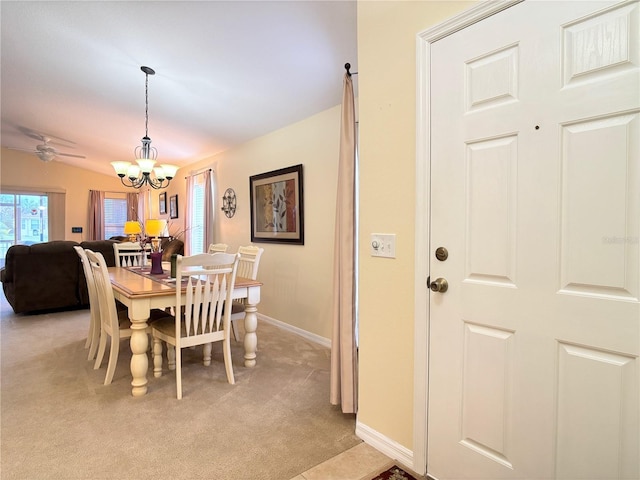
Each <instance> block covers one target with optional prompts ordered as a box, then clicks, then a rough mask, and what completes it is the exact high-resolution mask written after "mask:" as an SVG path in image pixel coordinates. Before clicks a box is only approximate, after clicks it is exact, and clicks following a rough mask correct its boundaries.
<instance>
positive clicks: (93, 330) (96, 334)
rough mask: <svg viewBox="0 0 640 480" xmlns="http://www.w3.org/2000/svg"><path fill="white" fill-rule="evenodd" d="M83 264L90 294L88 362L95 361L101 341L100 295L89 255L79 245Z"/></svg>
mask: <svg viewBox="0 0 640 480" xmlns="http://www.w3.org/2000/svg"><path fill="white" fill-rule="evenodd" d="M73 248H74V250H75V251H76V253H77V254H78V256H79V257H80V262H81V263H82V270H83V272H84V277H85V279H86V281H87V292H88V293H89V312H90V316H89V333H88V334H87V341H86V342H85V344H84V348H88V349H89V356H88V357H87V360H93V359H94V358H95V356H96V351H97V350H98V342H99V341H100V306H99V305H98V302H99V300H98V293H97V292H96V285H95V282H94V280H93V272H92V271H91V266H90V265H89V259H88V258H87V254H86V253H85V251H84V248H82V247H81V246H79V245H76V246H74V247H73Z"/></svg>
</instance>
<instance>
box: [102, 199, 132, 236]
mask: <svg viewBox="0 0 640 480" xmlns="http://www.w3.org/2000/svg"><path fill="white" fill-rule="evenodd" d="M126 221H127V199H126V198H114V197H111V198H109V197H108V198H105V199H104V238H111V237H115V236H117V235H123V233H124V223H125V222H126Z"/></svg>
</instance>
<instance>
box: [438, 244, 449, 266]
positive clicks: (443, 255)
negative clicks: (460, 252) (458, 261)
mask: <svg viewBox="0 0 640 480" xmlns="http://www.w3.org/2000/svg"><path fill="white" fill-rule="evenodd" d="M436 258H437V259H438V260H440V261H441V262H444V261H445V260H446V259H447V258H449V252H448V251H447V249H446V248H444V247H438V248H436Z"/></svg>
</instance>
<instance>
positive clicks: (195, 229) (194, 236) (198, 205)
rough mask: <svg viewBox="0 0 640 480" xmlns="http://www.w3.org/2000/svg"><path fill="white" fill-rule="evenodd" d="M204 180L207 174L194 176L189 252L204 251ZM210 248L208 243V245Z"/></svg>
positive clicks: (191, 253)
mask: <svg viewBox="0 0 640 480" xmlns="http://www.w3.org/2000/svg"><path fill="white" fill-rule="evenodd" d="M204 181H205V175H198V176H196V177H195V178H194V184H193V190H192V192H191V205H192V208H191V218H190V219H189V220H190V224H191V231H190V232H189V233H190V236H189V247H190V250H189V252H190V253H189V254H190V255H195V254H196V253H204V252H205V251H206V249H205V245H204V214H205V208H204ZM207 248H208V245H207Z"/></svg>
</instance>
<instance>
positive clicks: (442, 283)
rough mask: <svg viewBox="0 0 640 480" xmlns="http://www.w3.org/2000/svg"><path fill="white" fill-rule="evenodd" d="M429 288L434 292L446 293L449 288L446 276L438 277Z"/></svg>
mask: <svg viewBox="0 0 640 480" xmlns="http://www.w3.org/2000/svg"><path fill="white" fill-rule="evenodd" d="M429 288H430V289H431V291H432V292H440V293H444V292H446V291H447V289H448V288H449V283H448V282H447V281H446V280H445V279H444V278H436V279H435V280H434V281H433V282H431V284H430V285H429Z"/></svg>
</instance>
